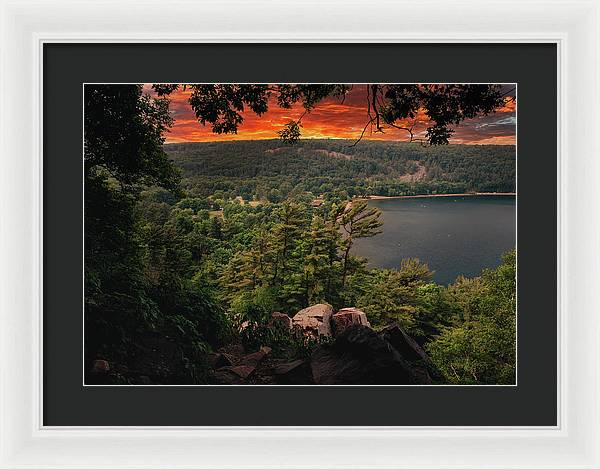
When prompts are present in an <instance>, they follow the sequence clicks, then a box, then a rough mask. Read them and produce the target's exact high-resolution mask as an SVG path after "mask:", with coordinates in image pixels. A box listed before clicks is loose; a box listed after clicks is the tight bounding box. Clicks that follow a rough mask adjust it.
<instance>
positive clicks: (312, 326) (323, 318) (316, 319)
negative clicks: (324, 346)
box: [292, 304, 333, 337]
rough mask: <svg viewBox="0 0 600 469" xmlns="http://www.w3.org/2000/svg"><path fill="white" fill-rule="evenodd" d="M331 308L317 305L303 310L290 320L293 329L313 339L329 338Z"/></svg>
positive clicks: (326, 305) (325, 305)
mask: <svg viewBox="0 0 600 469" xmlns="http://www.w3.org/2000/svg"><path fill="white" fill-rule="evenodd" d="M331 316H333V308H332V306H331V305H328V304H317V305H313V306H309V307H308V308H304V309H302V310H300V311H298V312H297V313H296V315H295V316H294V317H293V318H292V323H293V325H294V327H298V328H300V329H301V330H303V331H304V332H305V333H308V334H311V335H313V336H315V337H331Z"/></svg>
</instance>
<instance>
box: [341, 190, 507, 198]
mask: <svg viewBox="0 0 600 469" xmlns="http://www.w3.org/2000/svg"><path fill="white" fill-rule="evenodd" d="M516 195H517V193H516V192H467V193H463V194H419V195H367V196H365V197H354V198H353V199H352V200H387V199H430V198H435V197H477V196H499V197H502V196H505V197H506V196H516Z"/></svg>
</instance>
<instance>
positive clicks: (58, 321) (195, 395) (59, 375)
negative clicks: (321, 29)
mask: <svg viewBox="0 0 600 469" xmlns="http://www.w3.org/2000/svg"><path fill="white" fill-rule="evenodd" d="M556 65H557V50H556V45H554V44H531V43H527V44H486V45H477V44H278V45H277V44H56V43H53V44H46V45H44V85H43V87H44V268H43V270H44V377H43V382H44V407H43V408H44V416H43V418H44V425H48V426H54V425H61V426H63V425H67V426H72V425H76V426H120V425H125V426H127V425H135V426H146V425H178V426H179V425H184V426H196V425H209V426H212V425H236V426H238V425H239V426H245V425H277V426H287V425H311V426H312V425H318V426H321V425H326V426H329V425H341V426H349V425H353V426H354V425H361V426H362V425H375V426H379V425H385V426H389V425H399V426H407V425H408V426H423V425H426V426H429V425H435V426H440V425H460V426H465V425H466V426H469V425H477V426H480V425H486V426H487V425H491V426H554V425H556V424H557V415H558V414H557V369H556V366H557V347H556V346H557V342H556V339H557V321H556V312H557V310H556V307H557V302H556V289H557V285H556V269H557V264H556V246H557V244H556V243H557V238H556V207H557V205H556V204H557V201H556V193H557V191H556V188H557V187H556V180H557V179H556V176H557V174H556V167H557V165H556V148H557V147H556V143H557V133H556V129H557V127H556V123H557V121H556V110H557V108H556V102H557V101H556V93H557V82H556V77H557V74H556ZM198 81H203V82H271V83H276V82H502V83H513V82H514V83H518V93H519V96H518V97H519V103H518V106H519V108H518V248H519V249H518V255H519V257H518V302H519V317H518V343H519V349H518V378H519V379H518V386H515V387H495V386H494V387H489V386H486V387H447V386H444V387H312V388H311V387H308V388H305V387H270V388H262V387H241V388H239V387H85V388H84V387H82V385H81V382H82V376H81V375H82V364H81V349H82V337H81V330H82V314H81V311H82V288H81V285H82V236H81V233H82V215H81V213H82V199H81V183H82V177H81V175H82V172H81V170H82V167H81V164H82V83H84V82H97V83H98V82H198ZM356 403H361V405H358V406H357V405H356Z"/></svg>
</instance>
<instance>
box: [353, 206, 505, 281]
mask: <svg viewBox="0 0 600 469" xmlns="http://www.w3.org/2000/svg"><path fill="white" fill-rule="evenodd" d="M369 205H370V206H373V207H377V208H379V209H380V210H381V211H382V220H383V227H382V230H383V233H381V234H378V235H377V236H375V237H373V238H363V239H358V240H356V242H355V245H354V247H353V253H354V254H355V255H358V256H361V257H366V258H367V259H368V260H369V265H370V266H372V267H382V268H387V269H392V268H397V267H398V266H399V265H400V261H401V260H402V259H404V258H409V257H418V258H419V259H421V261H423V262H425V263H426V264H428V265H429V268H430V269H431V270H434V271H435V274H434V277H433V278H434V280H435V281H436V282H438V283H441V284H444V285H446V284H448V283H452V282H453V281H454V279H456V277H457V276H458V275H460V274H462V275H465V276H467V277H473V276H477V275H479V274H480V273H481V270H482V269H484V268H490V267H496V266H498V265H499V264H500V258H501V256H502V254H503V253H504V252H506V251H508V250H510V249H513V248H514V247H515V243H516V231H515V229H516V220H515V213H516V200H515V197H514V196H467V197H460V196H457V197H437V198H435V197H432V198H418V199H384V200H370V201H369Z"/></svg>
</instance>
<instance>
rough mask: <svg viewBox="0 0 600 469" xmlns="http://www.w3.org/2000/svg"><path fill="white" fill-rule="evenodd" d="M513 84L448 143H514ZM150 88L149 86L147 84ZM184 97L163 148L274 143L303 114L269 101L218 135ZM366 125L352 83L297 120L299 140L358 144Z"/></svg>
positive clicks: (396, 136)
mask: <svg viewBox="0 0 600 469" xmlns="http://www.w3.org/2000/svg"><path fill="white" fill-rule="evenodd" d="M515 87H516V85H503V92H507V102H506V104H505V106H504V107H503V108H501V109H500V110H499V111H497V112H496V113H494V114H491V115H489V116H486V117H480V118H476V119H471V120H466V121H464V122H463V123H461V124H460V125H459V126H457V127H455V130H456V132H455V134H454V135H453V136H452V138H451V139H450V143H466V144H510V145H514V144H515V142H516V103H515V100H514V99H508V97H510V96H515V90H514V88H515ZM145 88H146V89H150V85H146V87H145ZM188 96H189V92H187V91H183V90H178V91H176V92H174V93H173V94H172V95H171V97H170V98H171V104H170V110H171V113H172V115H173V118H174V120H175V123H174V125H173V127H172V128H171V131H170V132H169V133H168V134H167V137H166V142H167V143H180V142H207V141H226V140H255V139H270V138H277V131H279V130H281V128H282V126H283V125H284V124H286V123H287V122H289V121H290V120H297V119H298V118H299V117H300V116H301V115H302V113H303V109H302V107H301V105H300V104H298V105H296V106H294V107H293V108H292V109H281V108H280V107H278V106H277V104H276V103H275V100H274V98H271V102H270V103H269V111H268V112H267V113H265V114H263V115H262V116H260V117H259V116H257V115H255V114H254V113H253V112H252V111H247V112H244V113H243V117H244V122H243V124H242V125H241V126H240V128H239V129H238V133H237V134H227V135H217V134H214V133H212V131H211V126H210V125H206V126H203V125H202V124H200V123H199V122H198V121H197V120H196V118H195V116H194V113H193V111H192V109H191V108H190V105H189V103H188V102H187V100H188ZM366 122H367V108H366V85H364V84H355V85H353V88H352V90H351V91H350V92H349V94H348V95H347V96H346V99H345V100H344V102H343V103H342V102H341V100H340V98H327V99H325V100H323V101H322V102H320V103H319V104H318V105H317V106H316V107H315V109H314V110H313V111H312V112H311V113H309V114H307V115H306V116H304V118H303V119H302V138H348V139H357V138H358V137H359V136H360V133H361V132H362V130H363V128H364V126H365V123H366ZM426 127H427V116H426V115H425V114H424V113H422V112H420V113H419V115H418V116H417V118H416V123H415V126H414V132H415V137H420V136H423V134H424V130H425V129H426ZM364 138H365V139H372V140H396V141H405V140H408V133H407V132H405V131H401V130H396V129H392V128H388V129H386V131H385V133H383V134H381V133H370V132H369V131H367V132H366V133H365V136H364Z"/></svg>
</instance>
